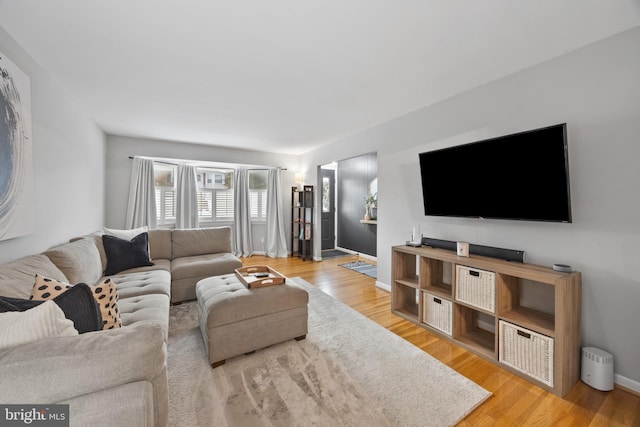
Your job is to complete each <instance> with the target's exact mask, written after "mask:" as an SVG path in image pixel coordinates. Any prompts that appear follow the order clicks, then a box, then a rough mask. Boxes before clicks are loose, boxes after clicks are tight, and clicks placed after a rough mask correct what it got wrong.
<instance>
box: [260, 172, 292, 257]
mask: <svg viewBox="0 0 640 427" xmlns="http://www.w3.org/2000/svg"><path fill="white" fill-rule="evenodd" d="M266 234H267V236H266V248H265V250H266V253H267V256H269V257H270V258H286V257H287V255H288V251H287V237H286V231H285V226H284V217H283V214H282V194H281V186H280V169H269V175H268V180H267V233H266Z"/></svg>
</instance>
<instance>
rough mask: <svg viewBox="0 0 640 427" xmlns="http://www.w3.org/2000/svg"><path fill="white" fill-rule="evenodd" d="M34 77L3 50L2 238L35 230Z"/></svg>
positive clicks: (0, 130) (0, 120) (0, 85)
mask: <svg viewBox="0 0 640 427" xmlns="http://www.w3.org/2000/svg"><path fill="white" fill-rule="evenodd" d="M33 217H34V215H33V160H32V140H31V81H30V79H29V76H27V75H26V74H25V73H24V72H23V71H22V70H20V69H19V68H18V67H17V66H16V65H15V64H14V63H13V62H11V61H10V60H9V59H8V58H7V57H6V56H5V55H3V54H2V53H1V52H0V240H7V239H11V238H14V237H19V236H24V235H26V234H30V233H33V223H34V220H33Z"/></svg>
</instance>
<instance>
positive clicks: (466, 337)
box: [391, 246, 581, 396]
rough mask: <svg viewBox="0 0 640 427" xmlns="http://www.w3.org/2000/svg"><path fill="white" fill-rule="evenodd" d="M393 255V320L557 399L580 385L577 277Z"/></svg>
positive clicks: (476, 260) (404, 249)
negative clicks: (438, 338)
mask: <svg viewBox="0 0 640 427" xmlns="http://www.w3.org/2000/svg"><path fill="white" fill-rule="evenodd" d="M392 256H393V263H392V264H393V267H392V268H393V271H392V279H393V280H392V292H391V311H392V312H393V313H395V314H397V315H399V316H401V317H403V318H404V319H407V320H408V321H410V322H412V323H415V324H417V325H419V326H421V327H423V328H425V329H427V330H429V331H431V332H433V333H435V334H437V335H439V336H442V337H443V338H445V339H447V340H450V341H452V342H454V343H456V344H458V345H460V346H461V347H463V348H466V349H468V350H469V351H472V352H474V353H476V354H477V355H479V356H481V357H483V358H485V359H487V360H489V361H491V362H493V363H496V364H497V365H499V366H501V367H502V368H504V369H506V370H508V371H509V372H512V373H513V374H515V375H518V376H520V377H522V378H524V379H527V380H528V381H531V382H532V383H534V384H536V385H538V386H540V387H542V388H544V389H546V390H548V391H550V392H552V393H554V394H556V395H558V396H564V395H565V394H567V393H568V391H569V390H570V389H571V387H573V385H574V384H575V383H576V382H577V381H578V379H579V377H580V316H581V313H580V309H581V275H580V273H579V272H571V273H560V272H557V271H554V270H553V269H551V268H548V267H544V266H540V265H533V264H520V263H513V262H507V261H502V260H498V259H493V258H487V257H481V256H474V255H471V256H470V257H459V256H457V254H456V253H455V252H453V251H448V250H444V249H434V248H430V247H419V248H416V247H411V246H395V247H393V255H392ZM532 296H533V297H532ZM446 313H449V314H446ZM521 360H523V361H526V362H519V361H521ZM532 360H533V361H534V362H535V363H533V364H531V361H532ZM518 363H522V366H519V365H518ZM529 365H531V366H536V368H535V370H532V371H530V372H529V371H527V369H530V368H529ZM540 369H542V370H544V369H546V371H545V373H546V375H545V376H542V377H541V376H540V375H539V374H540V372H541V371H540Z"/></svg>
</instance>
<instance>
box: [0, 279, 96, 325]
mask: <svg viewBox="0 0 640 427" xmlns="http://www.w3.org/2000/svg"><path fill="white" fill-rule="evenodd" d="M52 301H53V302H55V303H56V304H57V305H58V307H60V308H61V309H62V311H63V312H64V315H65V317H66V318H67V319H69V320H71V321H72V322H73V326H74V328H75V329H76V330H77V331H78V332H79V333H81V334H83V333H85V332H93V331H99V330H102V314H101V313H100V308H99V307H98V303H97V302H96V300H95V298H94V297H93V292H92V291H91V288H89V286H88V285H86V284H84V283H79V284H77V285H75V286H72V287H71V288H70V289H68V290H66V291H65V292H63V293H61V294H60V295H58V296H56V297H55V298H53V300H52ZM45 302H46V301H35V300H31V299H22V298H11V297H2V296H0V313H4V312H9V311H26V310H29V309H31V308H33V307H36V306H38V305H41V304H44V303H45Z"/></svg>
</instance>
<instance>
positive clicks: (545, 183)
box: [420, 123, 571, 222]
mask: <svg viewBox="0 0 640 427" xmlns="http://www.w3.org/2000/svg"><path fill="white" fill-rule="evenodd" d="M567 154H568V152H567V129H566V123H563V124H559V125H555V126H549V127H545V128H540V129H535V130H530V131H526V132H521V133H516V134H513V135H507V136H502V137H498V138H492V139H486V140H482V141H478V142H473V143H470V144H464V145H459V146H455V147H450V148H444V149H441V150H434V151H428V152H425V153H420V173H421V177H422V195H423V201H424V213H425V215H435V216H453V217H471V218H494V219H514V220H528V221H553V222H571V199H570V195H569V161H568V156H567Z"/></svg>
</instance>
